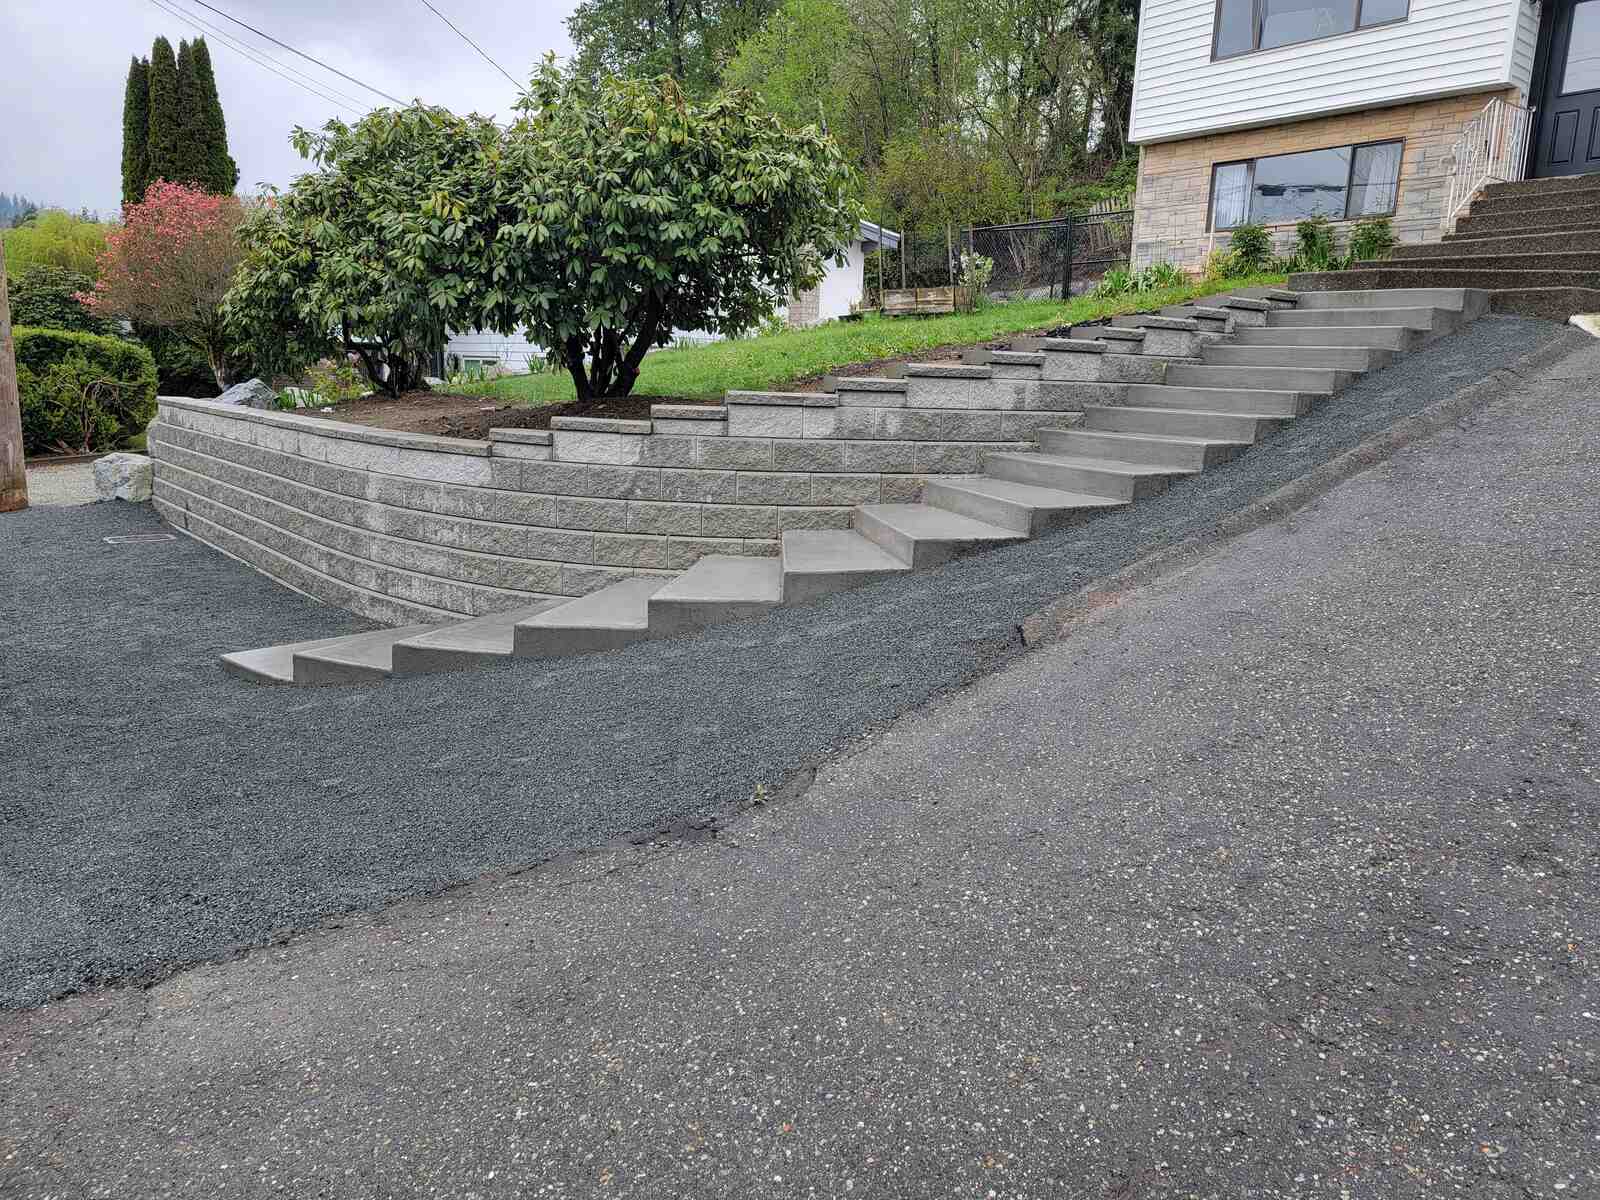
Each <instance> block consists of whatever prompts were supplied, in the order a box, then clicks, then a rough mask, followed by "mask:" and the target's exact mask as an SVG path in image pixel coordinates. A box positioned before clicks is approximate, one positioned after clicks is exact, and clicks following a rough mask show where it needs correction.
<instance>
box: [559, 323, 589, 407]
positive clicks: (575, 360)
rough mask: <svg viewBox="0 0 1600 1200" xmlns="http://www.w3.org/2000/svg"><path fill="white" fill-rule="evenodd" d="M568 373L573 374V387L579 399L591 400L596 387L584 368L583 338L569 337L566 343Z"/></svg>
mask: <svg viewBox="0 0 1600 1200" xmlns="http://www.w3.org/2000/svg"><path fill="white" fill-rule="evenodd" d="M566 359H567V374H569V375H571V376H572V387H573V390H575V391H576V392H577V393H578V399H579V400H589V399H592V398H593V396H594V389H593V388H592V387H591V386H590V384H589V376H588V373H587V372H585V371H584V369H583V339H582V338H581V337H569V338H568V339H567V344H566Z"/></svg>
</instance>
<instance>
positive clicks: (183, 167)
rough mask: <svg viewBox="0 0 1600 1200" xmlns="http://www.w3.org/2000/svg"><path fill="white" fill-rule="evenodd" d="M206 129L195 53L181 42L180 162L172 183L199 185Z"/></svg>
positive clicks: (179, 91) (179, 63)
mask: <svg viewBox="0 0 1600 1200" xmlns="http://www.w3.org/2000/svg"><path fill="white" fill-rule="evenodd" d="M204 140H205V133H204V130H202V128H201V111H200V92H199V87H198V85H197V82H196V80H195V77H194V53H193V51H192V49H191V48H190V46H189V43H188V42H187V41H181V42H179V43H178V163H179V166H180V173H179V174H178V175H177V176H176V177H173V176H169V177H168V178H169V179H170V180H171V182H173V183H191V184H198V183H199V182H200V173H201V170H202V168H203V166H204V159H205V148H204V146H203V142H204Z"/></svg>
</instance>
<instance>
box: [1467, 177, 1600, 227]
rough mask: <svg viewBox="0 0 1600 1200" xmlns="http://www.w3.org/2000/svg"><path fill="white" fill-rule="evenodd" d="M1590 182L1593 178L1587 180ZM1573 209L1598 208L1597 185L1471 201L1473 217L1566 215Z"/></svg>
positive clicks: (1485, 196) (1489, 197) (1481, 198)
mask: <svg viewBox="0 0 1600 1200" xmlns="http://www.w3.org/2000/svg"><path fill="white" fill-rule="evenodd" d="M1590 178H1591V179H1592V178H1593V176H1591V177H1590ZM1573 208H1600V185H1595V184H1590V185H1589V186H1588V187H1569V188H1563V189H1562V190H1561V191H1554V192H1548V191H1547V192H1540V191H1533V192H1515V193H1512V194H1510V195H1483V196H1480V197H1478V199H1476V200H1474V201H1473V202H1472V215H1473V216H1475V217H1504V216H1521V215H1522V214H1524V213H1542V212H1567V211H1568V210H1570V209H1573Z"/></svg>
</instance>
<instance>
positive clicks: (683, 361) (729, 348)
mask: <svg viewBox="0 0 1600 1200" xmlns="http://www.w3.org/2000/svg"><path fill="white" fill-rule="evenodd" d="M1284 278H1285V277H1284V276H1282V275H1252V276H1249V277H1247V278H1243V279H1229V280H1223V281H1221V282H1218V281H1216V280H1212V281H1211V282H1209V283H1193V284H1190V285H1188V286H1186V287H1181V288H1170V289H1167V290H1165V291H1158V292H1141V293H1139V294H1138V295H1133V296H1122V297H1119V298H1117V299H1115V300H1091V299H1088V298H1087V297H1080V298H1078V299H1075V300H1073V301H1071V302H1070V303H1064V302H1062V301H1060V300H1019V301H1015V302H1013V303H1010V304H994V305H990V306H988V307H987V308H984V309H981V310H980V311H978V312H975V313H958V314H957V315H955V316H949V317H894V318H888V317H878V316H868V317H866V318H865V319H864V320H861V321H853V322H842V321H834V322H831V323H829V324H827V325H819V326H818V327H816V328H815V329H796V330H786V331H785V332H783V333H776V334H770V335H767V336H763V337H750V338H743V339H740V340H737V341H728V342H717V343H714V344H713V345H709V346H693V347H687V348H685V349H682V350H658V351H656V352H655V353H653V354H651V355H650V356H649V357H648V358H646V359H645V361H644V368H643V370H642V371H641V372H640V374H639V383H638V385H637V386H636V387H635V388H634V393H635V394H636V395H646V396H686V397H696V398H700V397H717V396H721V395H722V394H723V393H724V392H728V391H782V390H783V389H784V387H785V385H793V384H794V383H797V382H799V381H801V380H805V379H814V378H816V377H817V376H819V375H824V374H826V373H827V372H829V371H833V370H837V369H838V368H840V367H846V366H849V365H850V364H852V363H860V362H870V361H872V360H873V359H880V358H896V357H899V356H901V355H905V354H914V353H917V352H919V351H924V350H933V349H936V348H938V347H941V346H964V345H971V344H973V343H978V342H986V341H990V340H992V339H994V338H998V337H1004V336H1005V335H1007V334H1017V333H1027V332H1030V331H1032V330H1038V329H1050V328H1054V327H1056V326H1059V325H1066V324H1072V323H1077V322H1082V321H1093V320H1096V319H1097V318H1100V317H1110V316H1116V315H1118V314H1121V313H1130V312H1145V311H1148V310H1150V309H1155V308H1160V307H1162V306H1163V305H1167V304H1178V303H1181V302H1183V301H1185V300H1191V299H1193V298H1195V297H1197V296H1209V295H1214V294H1215V293H1218V292H1223V291H1232V290H1235V289H1237V288H1242V287H1264V286H1271V285H1275V284H1282V283H1283V282H1284ZM470 390H471V391H473V392H482V393H484V394H485V395H490V396H494V397H495V398H497V399H500V400H502V401H506V402H509V403H513V404H516V403H521V404H550V403H554V402H558V401H562V400H571V399H572V398H573V396H574V392H573V387H572V379H571V378H570V377H569V376H568V375H567V374H566V373H565V372H561V373H556V372H550V371H547V372H545V373H544V374H541V375H510V376H506V377H505V378H503V379H496V380H493V381H492V382H489V383H485V384H481V385H473V386H472V387H471V388H470Z"/></svg>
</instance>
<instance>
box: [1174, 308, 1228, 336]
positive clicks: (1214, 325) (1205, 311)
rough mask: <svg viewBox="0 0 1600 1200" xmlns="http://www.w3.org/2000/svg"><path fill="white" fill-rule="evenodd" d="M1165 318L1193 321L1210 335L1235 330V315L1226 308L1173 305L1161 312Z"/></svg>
mask: <svg viewBox="0 0 1600 1200" xmlns="http://www.w3.org/2000/svg"><path fill="white" fill-rule="evenodd" d="M1161 315H1162V316H1163V317H1176V318H1178V319H1179V320H1186V321H1193V322H1194V323H1195V324H1196V325H1197V326H1199V327H1200V328H1201V329H1203V330H1206V331H1207V332H1209V333H1227V332H1228V330H1229V329H1231V328H1233V314H1232V313H1231V312H1229V311H1228V310H1227V309H1225V308H1210V307H1205V308H1202V307H1199V306H1197V305H1193V304H1172V305H1168V306H1167V307H1166V308H1163V309H1162V310H1161Z"/></svg>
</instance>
